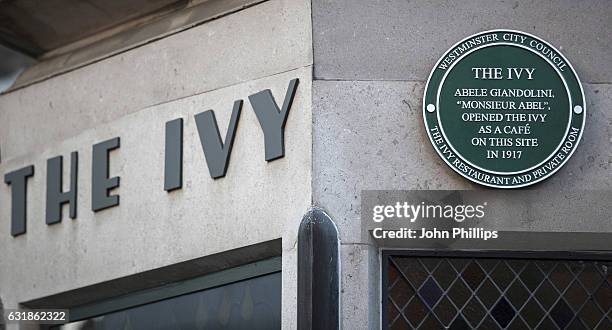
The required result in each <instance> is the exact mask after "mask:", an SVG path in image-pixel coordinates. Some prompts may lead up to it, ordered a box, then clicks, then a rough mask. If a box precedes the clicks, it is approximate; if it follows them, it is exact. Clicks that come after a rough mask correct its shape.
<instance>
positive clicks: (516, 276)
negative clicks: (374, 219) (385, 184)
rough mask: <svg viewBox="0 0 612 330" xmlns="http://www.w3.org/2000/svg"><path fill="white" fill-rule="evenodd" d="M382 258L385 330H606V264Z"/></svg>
mask: <svg viewBox="0 0 612 330" xmlns="http://www.w3.org/2000/svg"><path fill="white" fill-rule="evenodd" d="M407 254H408V253H406V254H403V255H400V254H394V253H390V252H389V253H387V252H385V253H384V254H383V267H384V268H383V292H384V294H383V308H384V309H385V310H384V313H383V314H384V315H383V324H384V325H385V327H384V328H386V329H476V328H477V329H612V321H611V318H612V312H611V308H612V270H611V268H610V267H612V262H609V261H585V260H552V259H551V260H543V259H514V258H513V259H495V258H478V257H463V256H456V257H455V256H453V257H422V256H416V255H407Z"/></svg>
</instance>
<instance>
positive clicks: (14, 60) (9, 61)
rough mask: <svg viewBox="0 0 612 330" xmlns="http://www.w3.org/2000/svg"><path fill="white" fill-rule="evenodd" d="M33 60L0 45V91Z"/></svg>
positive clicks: (5, 88) (13, 81)
mask: <svg viewBox="0 0 612 330" xmlns="http://www.w3.org/2000/svg"><path fill="white" fill-rule="evenodd" d="M35 62H36V61H35V60H34V59H32V58H30V57H28V56H26V55H24V54H21V53H19V52H16V51H14V50H12V49H10V48H6V47H4V46H2V45H0V93H3V92H4V91H6V90H7V89H9V88H11V86H13V83H15V80H16V79H17V77H19V74H21V72H22V71H23V70H24V69H25V68H27V67H28V66H30V65H32V64H34V63H35ZM0 329H1V328H0Z"/></svg>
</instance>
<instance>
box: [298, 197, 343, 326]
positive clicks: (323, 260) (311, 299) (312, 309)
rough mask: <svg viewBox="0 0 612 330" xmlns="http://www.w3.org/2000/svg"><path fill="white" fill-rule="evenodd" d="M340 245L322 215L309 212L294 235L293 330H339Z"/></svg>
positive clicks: (318, 211) (316, 210)
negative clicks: (295, 294) (295, 295)
mask: <svg viewBox="0 0 612 330" xmlns="http://www.w3.org/2000/svg"><path fill="white" fill-rule="evenodd" d="M339 247H340V241H339V239H338V230H337V229H336V226H335V224H334V223H333V221H332V220H331V219H330V218H329V216H328V215H327V214H325V212H323V211H322V210H319V209H311V210H310V211H308V213H306V214H305V215H304V217H303V219H302V223H301V224H300V229H299V233H298V302H297V308H298V310H297V315H298V318H297V328H298V329H299V330H307V329H339V328H340V256H339Z"/></svg>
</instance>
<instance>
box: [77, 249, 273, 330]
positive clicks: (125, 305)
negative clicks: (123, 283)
mask: <svg viewBox="0 0 612 330" xmlns="http://www.w3.org/2000/svg"><path fill="white" fill-rule="evenodd" d="M281 265H282V261H281V257H274V258H271V259H266V260H262V261H257V262H254V263H251V264H246V265H242V266H238V267H235V268H230V269H226V270H222V271H219V272H216V273H212V274H207V275H204V276H201V277H197V278H193V279H188V280H184V281H180V282H174V283H169V284H167V285H164V286H161V287H158V288H153V289H149V290H144V291H140V292H136V293H132V294H128V295H124V296H119V297H115V298H111V299H107V300H104V301H100V302H95V303H92V304H89V305H84V306H78V307H75V308H72V309H70V322H75V321H80V320H84V319H88V318H92V317H97V316H100V315H105V314H109V313H114V312H118V311H121V310H125V309H129V308H134V307H137V306H142V305H146V304H152V303H155V302H158V301H162V300H166V299H170V298H174V297H178V296H181V295H185V294H189V293H193V292H197V291H202V290H206V289H211V288H214V287H218V286H223V285H228V284H231V283H235V282H239V281H244V280H247V279H252V278H255V277H259V276H265V275H269V274H273V273H278V272H280V271H281V270H282V269H281Z"/></svg>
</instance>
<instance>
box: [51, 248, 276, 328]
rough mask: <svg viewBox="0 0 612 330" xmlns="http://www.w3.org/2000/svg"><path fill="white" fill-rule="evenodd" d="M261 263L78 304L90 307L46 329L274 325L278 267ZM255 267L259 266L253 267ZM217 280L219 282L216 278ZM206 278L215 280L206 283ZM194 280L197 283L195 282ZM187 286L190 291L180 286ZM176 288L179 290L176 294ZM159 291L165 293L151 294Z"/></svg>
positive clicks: (262, 326)
mask: <svg viewBox="0 0 612 330" xmlns="http://www.w3.org/2000/svg"><path fill="white" fill-rule="evenodd" d="M272 261H274V262H268V264H273V265H272V266H275V265H276V263H278V261H277V260H272ZM264 263H266V262H265V261H264V262H259V263H255V264H250V265H247V266H251V265H253V266H252V267H247V268H246V269H229V270H227V271H223V272H220V273H214V274H211V275H206V276H204V277H202V278H199V279H194V280H187V281H185V282H181V283H175V284H170V285H168V286H166V287H162V288H158V289H154V290H150V291H148V292H142V293H135V294H131V295H127V296H122V297H117V298H114V299H111V300H110V301H103V302H99V303H96V304H92V305H91V306H88V307H82V308H81V309H82V310H86V311H87V310H89V311H90V312H89V313H88V314H89V315H90V316H87V317H86V318H79V320H78V321H76V322H72V323H69V324H67V325H63V326H58V327H54V328H52V329H54V330H59V329H71V330H74V329H83V330H85V329H87V330H90V329H91V330H98V329H103V330H107V329H108V330H116V329H136V330H140V329H143V330H144V329H146V330H156V329H158V330H162V329H232V330H241V329H244V330H247V329H248V330H251V329H280V327H281V272H280V271H276V272H269V271H268V272H267V273H266V274H263V275H261V274H258V275H255V273H258V272H259V273H261V272H264V271H266V269H267V268H266V269H263V268H265V267H264V266H265V265H264V266H260V264H264ZM279 265H280V264H279ZM272 266H270V267H272ZM258 267H259V268H262V269H263V270H258ZM270 267H268V268H270ZM239 268H240V267H239ZM243 268H244V267H243ZM234 270H236V271H234ZM237 273H240V274H242V275H240V276H243V279H241V280H235V279H234V280H231V279H232V278H235V277H236V276H237V275H236V274H237ZM220 282H221V283H223V282H224V283H223V284H219V283H220ZM210 283H216V284H215V285H209V284H210ZM198 286H199V287H200V288H199V289H197V288H196V287H198ZM203 287H204V288H203ZM189 288H191V291H188V292H185V291H186V289H189ZM178 292H185V293H181V294H177V293H178ZM173 293H174V294H173ZM161 296H166V297H165V298H163V299H159V298H157V299H154V298H153V297H161ZM146 299H149V300H146ZM151 299H153V300H151ZM125 304H130V305H131V306H130V307H128V308H116V307H115V308H114V310H110V311H106V312H104V313H100V312H99V311H102V310H104V308H106V306H111V308H112V307H114V306H120V305H122V306H125ZM100 306H101V307H100ZM73 314H74V315H76V314H78V315H87V313H86V312H83V311H78V312H77V311H76V309H75V312H74V313H73V310H71V311H70V315H71V317H72V316H73Z"/></svg>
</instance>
